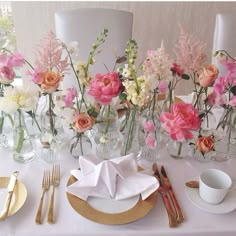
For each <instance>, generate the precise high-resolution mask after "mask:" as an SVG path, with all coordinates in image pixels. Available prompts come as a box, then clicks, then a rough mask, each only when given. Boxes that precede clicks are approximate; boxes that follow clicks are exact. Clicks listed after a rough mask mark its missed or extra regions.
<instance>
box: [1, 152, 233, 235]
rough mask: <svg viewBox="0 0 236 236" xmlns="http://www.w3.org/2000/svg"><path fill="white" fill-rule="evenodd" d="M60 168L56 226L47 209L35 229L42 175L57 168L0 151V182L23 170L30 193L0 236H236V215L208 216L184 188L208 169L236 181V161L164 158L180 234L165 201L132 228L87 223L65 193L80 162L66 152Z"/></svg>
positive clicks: (24, 181) (38, 159) (9, 219)
mask: <svg viewBox="0 0 236 236" xmlns="http://www.w3.org/2000/svg"><path fill="white" fill-rule="evenodd" d="M59 162H60V164H61V174H62V177H61V183H60V186H59V188H57V189H56V193H55V205H56V208H55V209H56V210H55V217H56V223H55V224H53V225H50V224H48V223H47V222H46V217H45V215H46V212H47V209H44V213H45V215H44V223H43V224H42V225H37V224H36V223H35V214H36V211H37V208H38V203H39V199H40V196H41V179H42V174H43V170H44V169H45V168H51V167H52V164H49V163H46V162H44V161H43V160H41V159H40V157H39V156H37V157H36V158H35V159H34V160H33V161H31V162H29V163H26V164H21V163H17V162H15V161H14V160H13V158H12V153H11V151H9V150H0V176H10V174H11V173H12V172H13V171H15V170H19V171H20V174H19V180H20V181H22V182H23V183H24V184H25V185H26V187H27V191H28V196H27V200H26V202H25V204H24V206H23V207H22V208H21V209H20V210H19V211H18V212H17V213H16V214H14V215H13V216H11V217H9V218H8V219H7V220H6V221H4V222H0V236H13V235H17V236H32V235H38V236H39V235H40V236H44V235H55V236H60V235H61V236H74V235H80V236H85V235H89V236H93V235H101V236H111V235H119V236H126V235H128V236H137V235H140V236H141V235H142V236H143V235H146V236H157V235H158V236H162V235H163V236H164V235H175V236H177V235H179V236H185V235H191V236H200V235H201V236H202V235H212V236H213V235H214V236H222V235H224V236H235V235H236V221H235V220H236V210H234V211H232V212H230V213H227V214H211V213H207V212H204V211H202V210H201V209H199V208H198V207H196V206H195V205H193V204H192V202H190V200H189V199H188V197H187V196H186V194H185V190H184V183H185V182H186V181H187V180H190V179H192V178H193V177H196V176H198V175H199V173H200V171H201V170H203V169H206V168H218V169H221V170H223V171H226V172H227V173H228V174H230V175H231V176H232V177H233V179H234V180H236V171H235V167H236V158H235V159H230V160H228V161H226V162H221V163H219V162H208V163H201V162H197V161H196V160H193V159H192V160H190V159H183V160H175V159H172V158H170V157H169V156H168V154H167V153H164V154H163V158H162V160H160V161H158V165H159V166H160V165H161V164H164V166H165V168H166V171H167V172H168V175H169V177H170V179H171V181H172V184H173V187H174V190H175V192H176V196H177V198H178V200H179V203H180V206H181V207H182V209H183V212H184V215H185V221H184V222H183V223H182V224H179V225H178V227H177V228H171V229H170V228H169V226H168V218H167V214H166V211H165V208H164V205H163V202H162V199H161V197H160V196H159V198H158V202H157V204H156V206H155V207H154V208H153V210H152V211H151V212H150V213H149V214H148V215H147V216H146V217H144V218H142V219H140V220H138V221H136V222H133V223H130V224H127V225H120V226H110V225H101V224H97V223H94V222H91V221H89V220H87V219H85V218H83V217H82V216H80V215H79V214H78V213H77V212H76V211H75V210H74V209H73V208H72V207H71V206H70V204H69V202H68V200H67V197H66V192H65V186H66V183H67V181H68V178H69V176H70V170H71V169H75V168H77V167H78V160H75V159H74V158H73V157H72V156H70V155H69V153H68V152H67V151H64V152H61V153H60V161H59ZM141 165H142V166H144V167H147V168H148V167H150V166H151V163H150V162H147V161H144V160H142V161H141ZM48 200H49V194H47V195H46V198H45V202H46V203H47V204H45V205H48ZM235 200H236V199H235ZM45 205H44V206H45Z"/></svg>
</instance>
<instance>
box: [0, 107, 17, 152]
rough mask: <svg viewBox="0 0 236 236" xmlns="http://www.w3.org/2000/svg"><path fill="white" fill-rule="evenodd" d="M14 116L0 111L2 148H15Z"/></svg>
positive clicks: (0, 146) (0, 143) (0, 142)
mask: <svg viewBox="0 0 236 236" xmlns="http://www.w3.org/2000/svg"><path fill="white" fill-rule="evenodd" d="M13 131H14V121H13V117H12V116H11V115H9V114H6V113H5V112H3V111H1V112H0V148H13Z"/></svg>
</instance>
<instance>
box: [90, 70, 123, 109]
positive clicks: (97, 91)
mask: <svg viewBox="0 0 236 236" xmlns="http://www.w3.org/2000/svg"><path fill="white" fill-rule="evenodd" d="M120 91H121V81H120V78H119V75H118V73H116V72H113V73H107V74H104V75H102V74H96V77H95V78H94V79H93V80H92V81H91V83H90V86H89V90H88V94H89V95H91V96H93V97H94V98H95V99H96V100H98V101H99V102H100V103H101V104H103V105H108V104H110V102H111V100H112V98H113V97H116V96H117V95H118V94H119V93H120Z"/></svg>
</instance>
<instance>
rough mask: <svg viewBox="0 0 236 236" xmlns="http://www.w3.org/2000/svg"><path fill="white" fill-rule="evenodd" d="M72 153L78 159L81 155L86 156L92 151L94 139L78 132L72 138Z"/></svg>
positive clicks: (70, 145)
mask: <svg viewBox="0 0 236 236" xmlns="http://www.w3.org/2000/svg"><path fill="white" fill-rule="evenodd" d="M69 147H70V154H71V155H72V156H73V157H74V158H75V159H78V158H79V157H80V156H86V155H88V154H90V153H91V152H92V141H91V140H90V138H89V137H88V136H87V135H86V134H84V133H76V134H75V135H74V137H73V138H72V139H71V141H70V144H69Z"/></svg>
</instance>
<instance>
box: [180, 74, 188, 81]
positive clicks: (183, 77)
mask: <svg viewBox="0 0 236 236" xmlns="http://www.w3.org/2000/svg"><path fill="white" fill-rule="evenodd" d="M181 78H182V79H185V80H189V79H190V76H189V75H187V74H182V75H181Z"/></svg>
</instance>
